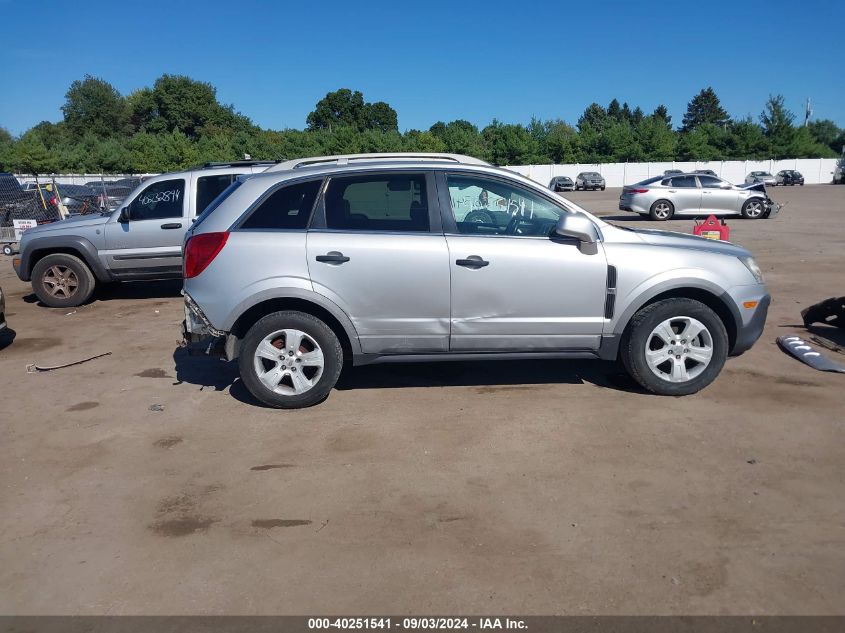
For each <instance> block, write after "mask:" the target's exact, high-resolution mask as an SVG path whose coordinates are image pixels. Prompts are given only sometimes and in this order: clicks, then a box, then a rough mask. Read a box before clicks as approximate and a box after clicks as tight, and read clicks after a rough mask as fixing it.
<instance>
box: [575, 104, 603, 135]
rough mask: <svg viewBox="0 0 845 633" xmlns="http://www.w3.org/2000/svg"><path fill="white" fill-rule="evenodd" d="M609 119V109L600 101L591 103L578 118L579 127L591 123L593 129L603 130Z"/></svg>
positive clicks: (581, 127)
mask: <svg viewBox="0 0 845 633" xmlns="http://www.w3.org/2000/svg"><path fill="white" fill-rule="evenodd" d="M608 120H609V117H608V116H607V111H606V110H605V109H604V108H603V107H601V106H600V105H599V104H598V103H591V104H590V105H588V106H587V109H586V110H584V114H582V115H581V117H580V118H579V119H578V129H579V130H581V129H583V127H584V126H585V125H589V126H590V127H592V128H593V130H595V131H601V130H602V129H603V128H604V126H605V125H606V124H607V123H608Z"/></svg>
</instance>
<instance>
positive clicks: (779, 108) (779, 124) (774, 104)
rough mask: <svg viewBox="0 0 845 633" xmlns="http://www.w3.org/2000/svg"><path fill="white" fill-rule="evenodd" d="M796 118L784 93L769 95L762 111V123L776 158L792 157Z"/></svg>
mask: <svg viewBox="0 0 845 633" xmlns="http://www.w3.org/2000/svg"><path fill="white" fill-rule="evenodd" d="M794 120H795V115H794V114H793V113H792V112H790V111H789V110H788V109H787V107H786V105H785V104H784V98H783V95H774V96H772V95H769V98H768V100H767V101H766V108H765V109H764V110H763V111H762V112H761V113H760V123H761V124H762V125H763V132H764V133H765V135H766V138H767V139H768V140H769V145H770V149H771V153H772V156H773V157H774V158H789V157H790V152H792V151H793V146H794V142H795V128H794V127H793V126H792V122H793V121H794Z"/></svg>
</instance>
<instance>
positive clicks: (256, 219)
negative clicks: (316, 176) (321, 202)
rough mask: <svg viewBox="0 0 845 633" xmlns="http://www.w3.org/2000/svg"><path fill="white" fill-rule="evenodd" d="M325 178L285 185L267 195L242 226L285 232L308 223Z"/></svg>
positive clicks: (304, 226) (244, 227) (305, 225)
mask: <svg viewBox="0 0 845 633" xmlns="http://www.w3.org/2000/svg"><path fill="white" fill-rule="evenodd" d="M322 182H323V181H322V179H321V180H309V181H306V182H299V183H294V184H290V185H286V186H282V187H280V188H278V189H276V190H275V191H274V192H273V193H271V194H270V195H269V196H267V197H266V198H265V199H264V200H263V201H262V202H261V203H260V204H259V205H258V207H256V209H255V210H254V211H253V212H252V213H251V214H250V215H249V217H248V218H247V219H246V220H244V221H243V222H242V223H241V225H240V228H241V229H253V230H256V229H257V230H268V231H281V230H291V229H304V228H306V227H307V226H308V220H309V219H310V217H311V210H312V209H313V208H314V201H315V200H316V199H317V193H318V192H319V191H320V185H321V184H322Z"/></svg>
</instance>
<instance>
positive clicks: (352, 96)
mask: <svg viewBox="0 0 845 633" xmlns="http://www.w3.org/2000/svg"><path fill="white" fill-rule="evenodd" d="M306 123H307V124H308V129H309V130H334V129H335V128H339V127H348V128H352V129H356V130H381V131H382V132H388V131H391V130H397V129H398V127H399V124H398V117H397V115H396V110H394V109H393V108H391V107H390V106H389V105H388V104H387V103H385V102H384V101H377V102H376V103H367V102H365V101H364V95H363V94H362V93H361V92H360V91H358V90H356V91H354V92H353V91H351V90H349V89H348V88H341V89H340V90H335V91H334V92H329V93H328V94H326V96H325V97H323V98H322V99H320V100H319V101H318V102H317V105H316V106H315V108H314V111H313V112H311V113H310V114H309V115H308V117H307V119H306Z"/></svg>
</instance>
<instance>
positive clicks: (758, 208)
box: [740, 198, 766, 220]
mask: <svg viewBox="0 0 845 633" xmlns="http://www.w3.org/2000/svg"><path fill="white" fill-rule="evenodd" d="M740 213H741V214H742V217H744V218H745V219H746V220H759V219H760V218H762V217H763V216H764V215H765V214H766V204H765V203H764V202H763V200H762V199H760V198H749V199H748V200H746V201H745V203H744V204H743V205H742V211H741V212H740Z"/></svg>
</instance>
